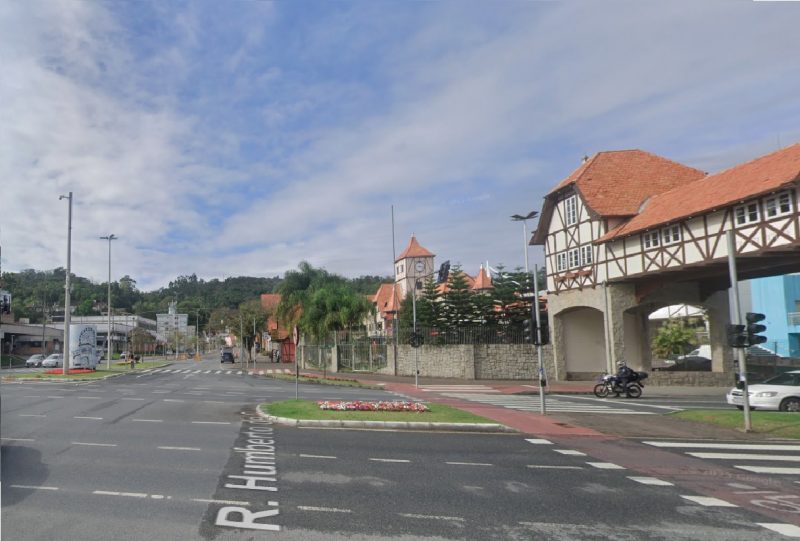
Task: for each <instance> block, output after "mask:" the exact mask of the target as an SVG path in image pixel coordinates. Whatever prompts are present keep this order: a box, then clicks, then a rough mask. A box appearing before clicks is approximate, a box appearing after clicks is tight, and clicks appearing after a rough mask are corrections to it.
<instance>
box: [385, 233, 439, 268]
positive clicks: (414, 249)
mask: <svg viewBox="0 0 800 541" xmlns="http://www.w3.org/2000/svg"><path fill="white" fill-rule="evenodd" d="M435 255H436V254H434V253H433V252H430V251H428V250H426V249H425V248H423V247H422V246H421V245H420V243H419V242H417V237H415V236H414V235H411V240H410V241H409V242H408V246H406V249H405V250H403V253H402V254H400V255H399V256H397V259H395V260H394V262H395V263H397V262H398V261H400V260H401V259H405V258H407V257H434V256H435Z"/></svg>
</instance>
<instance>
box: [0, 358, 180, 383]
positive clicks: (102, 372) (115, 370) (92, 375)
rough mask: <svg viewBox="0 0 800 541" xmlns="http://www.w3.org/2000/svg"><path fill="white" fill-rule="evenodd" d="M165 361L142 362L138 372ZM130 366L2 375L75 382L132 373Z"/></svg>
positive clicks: (102, 364) (137, 367)
mask: <svg viewBox="0 0 800 541" xmlns="http://www.w3.org/2000/svg"><path fill="white" fill-rule="evenodd" d="M164 364H165V363H164V362H163V361H149V362H142V363H136V370H141V369H143V368H156V367H159V366H164ZM130 371H131V368H130V364H127V363H126V364H123V365H117V364H115V363H114V362H113V361H112V363H111V370H107V369H106V365H105V361H104V362H102V363H101V364H98V365H97V370H95V371H94V372H86V373H83V374H67V375H66V376H65V375H64V374H45V373H44V372H31V373H27V374H5V373H4V374H0V375H2V376H3V377H4V378H8V379H31V380H45V379H47V380H59V379H66V380H73V379H78V380H80V379H99V378H104V377H106V376H109V375H111V374H119V373H120V372H130Z"/></svg>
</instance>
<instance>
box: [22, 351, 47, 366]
mask: <svg viewBox="0 0 800 541" xmlns="http://www.w3.org/2000/svg"><path fill="white" fill-rule="evenodd" d="M42 361H44V355H42V354H41V353H36V354H35V355H31V356H30V357H28V359H27V360H26V361H25V366H26V367H28V368H31V367H34V366H42Z"/></svg>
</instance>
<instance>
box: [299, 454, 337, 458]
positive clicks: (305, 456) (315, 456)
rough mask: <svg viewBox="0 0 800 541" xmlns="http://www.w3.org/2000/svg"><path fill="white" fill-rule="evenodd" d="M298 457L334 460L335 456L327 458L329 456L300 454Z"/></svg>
mask: <svg viewBox="0 0 800 541" xmlns="http://www.w3.org/2000/svg"><path fill="white" fill-rule="evenodd" d="M299 456H300V457H301V458H330V459H334V458H336V457H335V456H329V455H304V454H300V455H299Z"/></svg>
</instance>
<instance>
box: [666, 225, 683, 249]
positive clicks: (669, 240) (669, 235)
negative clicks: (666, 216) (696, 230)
mask: <svg viewBox="0 0 800 541" xmlns="http://www.w3.org/2000/svg"><path fill="white" fill-rule="evenodd" d="M661 239H662V240H663V242H664V244H665V245H666V244H675V243H676V242H680V241H681V226H679V225H673V226H672V227H666V228H664V229H663V230H662V231H661Z"/></svg>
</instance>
